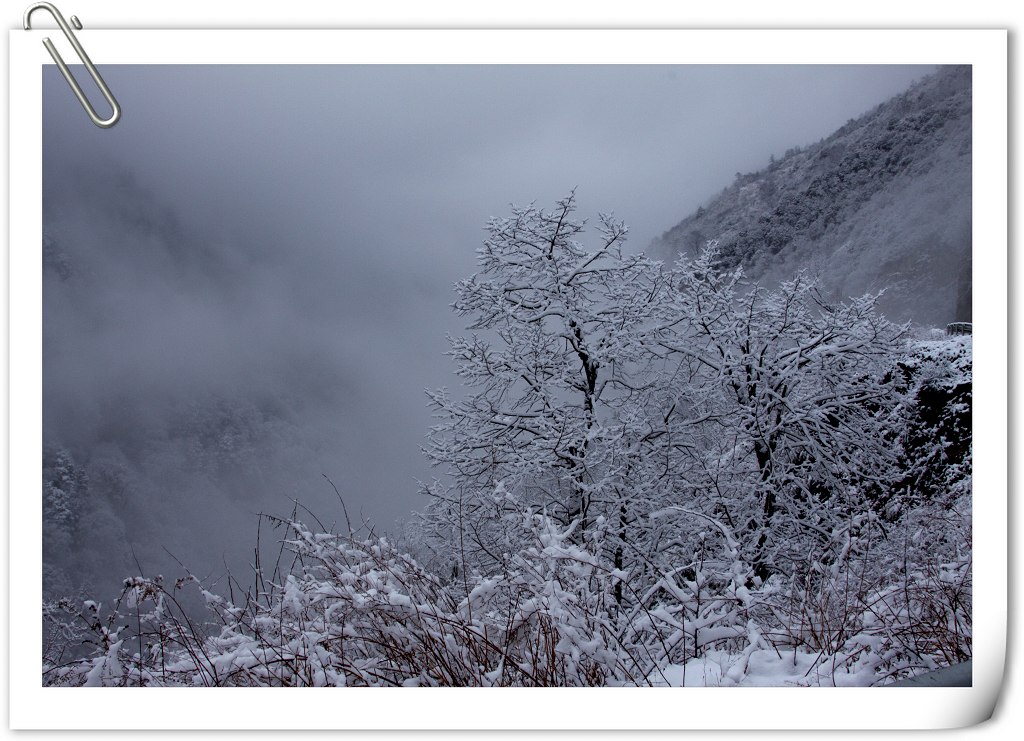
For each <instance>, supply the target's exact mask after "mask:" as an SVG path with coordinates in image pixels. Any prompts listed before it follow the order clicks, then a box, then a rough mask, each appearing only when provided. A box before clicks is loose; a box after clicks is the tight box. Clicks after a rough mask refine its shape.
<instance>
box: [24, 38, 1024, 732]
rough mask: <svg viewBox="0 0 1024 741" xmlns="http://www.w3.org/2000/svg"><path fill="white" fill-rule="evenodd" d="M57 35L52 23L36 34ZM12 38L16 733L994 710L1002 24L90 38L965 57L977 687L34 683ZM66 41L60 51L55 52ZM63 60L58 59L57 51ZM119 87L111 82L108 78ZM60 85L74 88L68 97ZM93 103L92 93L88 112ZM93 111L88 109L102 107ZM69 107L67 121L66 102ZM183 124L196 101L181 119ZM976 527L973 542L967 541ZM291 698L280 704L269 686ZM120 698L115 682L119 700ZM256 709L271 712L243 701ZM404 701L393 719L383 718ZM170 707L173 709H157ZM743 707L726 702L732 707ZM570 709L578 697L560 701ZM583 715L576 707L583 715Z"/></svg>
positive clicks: (324, 58) (289, 57) (929, 716)
mask: <svg viewBox="0 0 1024 741" xmlns="http://www.w3.org/2000/svg"><path fill="white" fill-rule="evenodd" d="M51 35H52V36H54V38H55V40H56V41H58V42H60V41H62V39H60V38H59V34H53V33H51ZM39 38H40V34H38V33H26V32H24V31H21V30H17V31H11V32H10V36H9V50H10V79H9V95H10V128H9V137H10V181H9V182H10V184H9V188H10V190H9V198H10V236H9V239H10V253H9V254H10V274H9V281H10V294H9V300H10V335H9V342H10V347H9V352H10V356H9V357H10V376H9V381H10V431H11V435H10V441H9V445H10V450H9V453H10V472H9V477H10V478H9V481H10V489H9V491H10V498H9V508H10V509H9V520H8V523H9V528H10V532H9V538H10V540H9V552H10V554H12V556H13V554H17V560H16V561H15V560H14V559H13V558H12V559H11V562H10V578H9V589H10V592H9V602H8V605H9V608H10V623H9V661H10V664H9V667H8V669H9V680H10V697H9V702H10V705H9V708H10V714H9V722H10V726H11V728H15V729H71V728H79V729H85V728H88V729H129V728H138V729H163V728H166V729H170V728H177V729H220V728H224V729H227V728H258V729H275V728H279V729H407V728H408V729H413V728H415V729H453V730H454V729H595V730H596V729H600V730H613V729H680V728H690V729H743V728H794V729H795V728H803V729H818V728H859V729H876V728H877V729H883V728H884V729H900V728H908V729H909V728H955V727H963V726H966V725H970V724H973V723H976V722H979V721H981V720H983V719H985V718H987V717H989V715H990V714H991V712H992V708H993V706H994V705H995V703H996V699H997V697H998V694H999V691H1000V686H1001V683H1002V681H1003V670H1004V656H1005V650H1006V631H1007V595H1006V589H1007V520H1006V517H1007V459H1006V450H1007V376H1006V369H1007V347H1006V342H1007V295H1006V290H1007V289H1006V286H1007V284H1006V277H1005V271H1006V267H1007V210H1006V209H1007V206H1006V204H1007V159H1006V157H1007V128H1006V127H1007V34H1006V32H1005V31H1001V30H965V31H958V30H829V31H819V30H795V31H780V30H771V31H759V30H702V31H685V30H628V31H618V30H577V31H571V30H455V31H451V30H449V31H445V30H347V31H314V30H305V31H300V30H289V31H272V30H237V31H227V30H217V31H203V30H189V31H181V30H173V31H172V30H145V31H134V30H118V31H103V30H90V31H88V33H87V34H83V36H82V37H81V40H82V42H83V45H84V46H86V48H87V50H88V52H89V54H90V56H91V57H92V60H93V61H94V62H95V63H96V64H97V65H99V66H100V67H101V71H102V66H103V65H104V64H154V65H156V64H352V63H360V64H394V63H400V64H418V63H430V64H507V63H519V64H522V63H527V64H592V63H593V64H596V63H600V64H969V65H972V66H973V110H974V119H973V163H974V164H973V168H974V169H973V201H974V203H973V244H974V255H973V260H974V264H973V270H974V283H975V285H976V286H977V287H978V288H977V289H976V290H975V291H974V310H973V313H974V352H975V356H974V357H975V369H974V373H975V380H974V409H973V413H974V445H973V450H974V456H975V465H974V491H975V496H974V523H975V524H974V529H975V535H976V537H975V539H974V597H975V601H974V684H973V686H972V687H966V688H892V689H888V688H729V689H723V688H685V689H683V688H595V689H574V688H559V689H550V690H549V689H539V690H538V689H481V688H472V689H393V690H382V689H356V688H350V689H303V690H296V691H291V692H289V691H288V690H285V689H270V688H267V689H202V688H195V689H189V690H181V689H158V688H152V689H148V690H144V691H138V690H129V689H101V690H91V689H80V688H44V687H42V686H41V680H40V676H41V672H40V663H41V655H42V651H41V645H42V644H41V641H42V637H41V634H40V629H39V626H40V621H39V614H38V612H36V611H35V609H36V608H34V607H33V606H37V605H39V604H40V603H41V597H42V594H41V589H42V577H41V574H42V564H41V539H42V522H41V512H42V507H41V506H40V501H39V497H40V485H39V466H40V461H41V460H42V419H41V416H42V414H41V410H42V406H41V402H42V367H41V363H42V313H41V307H42V289H41V285H42V281H41V260H40V259H39V251H38V250H39V245H40V244H41V243H42V203H41V200H42V198H41V196H42V172H41V161H42V160H41V147H42V141H41V132H42V121H41V116H42V75H41V67H42V65H45V64H52V61H51V60H50V58H49V56H48V55H47V54H46V52H45V49H43V47H42V45H41V44H40V43H39ZM65 46H67V45H65ZM58 48H61V50H62V53H64V54H65V58H66V59H69V60H70V59H72V58H73V52H72V51H71V50H70V49H69V48H67V49H65V48H63V47H61V45H60V43H58ZM113 92H114V95H115V96H116V94H117V91H116V90H114V91H113ZM68 94H69V95H70V94H71V92H70V91H68ZM101 106H102V104H101ZM100 110H102V108H100ZM82 115H83V118H84V113H83V114H82ZM196 115H197V116H201V115H202V111H201V110H198V111H196ZM978 536H980V537H978ZM285 692H288V695H287V697H285V696H284V695H283V693H285ZM128 693H131V694H130V695H129V694H128ZM268 703H273V704H274V705H275V707H276V708H277V709H278V712H275V713H273V714H270V713H267V712H259V708H261V707H263V708H266V706H267V704H268ZM396 706H401V708H402V712H401V714H398V713H396V712H395V707H396ZM175 707H179V708H183V709H186V710H187V712H175V711H174V708H175ZM737 707H743V708H744V712H743V713H742V714H740V713H737V712H736V708H737ZM568 708H575V710H574V711H572V712H567V709H568ZM583 709H585V710H583Z"/></svg>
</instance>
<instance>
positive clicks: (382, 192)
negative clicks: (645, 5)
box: [43, 65, 932, 587]
mask: <svg viewBox="0 0 1024 741" xmlns="http://www.w3.org/2000/svg"><path fill="white" fill-rule="evenodd" d="M931 70H932V68H931V67H888V66H879V65H872V66H861V67H836V66H829V67H823V66H796V67H776V66H761V67H742V66H727V67H711V66H702V67H643V66H629V67H625V66H623V67H601V66H591V67H560V68H552V67H540V66H529V67H526V66H523V67H520V66H509V67H406V66H380V67H360V66H355V67H336V66H326V67H307V66H280V67H264V66H221V67H193V66H148V67H143V66H106V67H104V68H103V70H102V72H103V75H104V77H105V79H106V81H107V83H108V84H109V86H110V88H111V89H112V90H113V92H114V94H115V96H116V97H117V98H118V101H119V102H120V104H121V106H122V109H123V111H124V113H123V117H122V119H121V121H120V122H119V123H118V124H117V125H116V126H115V127H113V128H112V129H109V130H102V129H98V128H96V127H94V126H93V125H92V124H91V123H90V122H89V121H88V119H87V118H86V116H85V114H84V113H83V112H82V110H81V109H80V107H79V104H78V102H77V101H76V100H75V98H74V97H73V96H72V94H71V92H70V91H69V90H68V88H67V85H66V84H65V82H64V81H63V80H62V79H61V77H60V75H59V72H58V71H57V70H56V68H54V67H45V68H44V85H43V105H44V116H43V176H44V186H43V190H44V192H43V207H44V225H43V228H44V246H43V260H44V287H43V383H44V386H43V395H44V398H43V423H44V445H45V447H46V448H47V450H48V451H50V453H48V455H50V456H51V457H52V454H53V453H52V451H54V450H57V449H65V450H67V451H68V453H69V454H70V456H71V458H72V459H73V460H74V462H75V465H76V466H78V467H80V468H81V469H82V470H84V471H85V472H86V474H87V476H88V486H87V495H85V494H83V498H84V499H88V501H86V502H83V503H81V505H80V507H81V514H80V520H79V524H78V530H77V531H76V534H75V536H74V537H73V538H70V539H69V540H68V541H67V542H63V541H61V543H60V544H59V546H60V547H59V548H57V547H56V545H54V546H53V547H51V548H49V549H48V550H46V555H45V557H46V558H47V559H48V560H49V562H50V565H51V566H54V567H59V568H60V569H62V570H63V571H64V572H66V573H65V574H64V576H62V579H64V581H63V582H60V580H57V581H55V582H54V584H58V583H60V584H61V585H62V586H64V587H68V586H70V587H77V586H78V583H80V582H82V581H90V582H92V583H93V584H96V585H99V586H101V587H102V585H103V584H105V582H106V581H108V580H113V579H118V578H120V577H121V576H124V575H126V573H131V572H133V571H136V570H137V569H138V568H139V567H141V568H142V569H143V570H145V571H146V572H154V571H157V570H160V571H165V572H166V571H173V560H171V556H169V555H168V553H172V554H174V556H175V557H177V558H179V559H180V560H181V561H182V562H184V563H186V565H187V566H189V567H190V568H191V569H192V570H193V571H195V572H196V573H197V574H200V575H205V574H208V573H215V572H217V570H218V569H221V570H222V569H223V568H224V566H225V565H226V566H230V567H231V568H232V569H233V570H235V571H244V569H245V567H246V564H247V563H248V561H249V560H250V554H251V553H252V549H253V545H254V539H255V534H256V526H257V518H256V513H258V512H270V513H274V514H287V513H288V512H290V510H291V509H292V507H293V506H294V505H293V500H298V501H300V502H301V503H302V504H303V505H304V506H306V507H308V508H309V510H311V511H312V512H314V513H315V514H316V515H317V516H319V517H320V519H321V521H322V522H323V524H324V525H326V526H329V525H330V524H331V523H332V522H334V521H340V518H341V517H342V515H341V511H340V506H339V504H338V501H337V496H336V494H335V492H334V490H333V488H332V487H331V486H330V484H329V483H328V482H327V481H326V480H325V479H324V475H326V476H328V477H330V479H331V480H332V481H333V482H334V483H335V484H337V486H338V489H339V490H340V492H341V493H342V495H343V497H344V500H345V503H346V505H347V509H348V512H349V514H350V515H351V517H352V519H353V520H366V521H368V522H372V523H374V524H375V526H376V528H377V531H378V532H384V531H387V532H391V533H394V534H398V533H399V532H400V529H401V521H402V520H405V519H407V518H409V516H410V514H411V513H412V512H413V511H414V510H416V509H419V508H420V507H422V505H423V504H424V502H423V501H422V499H421V498H420V496H419V494H418V491H417V489H418V487H417V483H416V481H417V479H427V478H429V477H430V476H432V475H436V474H437V472H433V471H431V470H430V469H429V467H428V465H427V464H426V462H425V460H424V459H423V457H422V456H421V454H420V446H421V445H422V444H423V441H424V435H425V434H426V432H427V430H428V427H429V425H430V424H431V419H430V414H429V411H428V409H427V407H426V403H425V402H426V399H425V396H424V393H423V391H424V389H426V388H434V387H439V386H444V385H449V386H452V385H455V383H457V381H456V380H455V378H454V376H453V375H452V374H451V372H450V371H451V367H450V365H449V363H448V359H447V358H446V357H445V356H444V352H445V349H446V342H445V334H446V333H447V332H452V333H455V332H459V331H461V329H462V326H461V322H460V321H459V320H458V319H457V318H456V317H454V315H452V313H451V311H450V309H449V303H450V302H451V300H452V298H453V294H452V284H453V283H454V282H455V281H456V280H458V279H460V278H462V277H465V276H467V275H469V274H470V273H472V272H473V269H474V259H475V254H474V251H475V249H476V247H477V245H478V244H479V243H480V242H481V240H482V238H483V230H482V227H483V226H484V224H485V222H486V220H487V218H488V217H489V216H492V215H502V214H504V213H506V212H507V210H508V204H509V203H512V202H514V203H526V202H529V201H534V200H536V201H537V202H538V204H539V205H543V206H546V205H550V204H552V203H553V202H554V200H555V199H557V198H559V197H561V196H563V195H565V194H567V193H568V192H569V190H570V189H572V188H576V192H577V197H578V200H579V202H580V204H581V208H582V211H583V213H582V214H581V215H583V216H589V215H596V213H597V212H598V211H602V212H607V211H614V212H615V214H616V215H617V216H618V217H620V218H622V219H624V220H625V221H626V222H627V224H629V225H630V244H631V245H632V246H633V248H635V249H644V248H645V247H646V245H647V244H648V243H649V242H650V241H651V240H652V239H653V238H655V237H656V236H658V235H659V234H660V233H661V232H662V231H664V230H665V229H667V228H669V227H670V226H672V225H673V224H675V223H676V222H678V221H679V220H680V219H681V218H682V217H684V216H686V215H687V214H688V213H689V212H691V211H692V210H694V209H695V208H696V207H697V206H698V205H700V204H701V202H702V201H703V200H705V199H707V198H708V197H709V196H710V195H711V194H713V193H714V192H716V191H718V190H720V189H721V188H722V187H724V186H725V185H727V184H728V183H729V182H731V180H732V178H733V175H734V173H735V172H737V171H744V172H745V171H749V170H754V169H757V168H760V167H763V166H764V165H765V164H767V162H768V159H769V156H770V155H772V154H776V155H778V154H781V153H782V152H784V151H785V150H786V149H788V148H790V147H792V146H794V145H804V144H807V143H809V142H813V141H817V140H818V139H820V138H821V137H824V136H827V135H828V134H829V133H831V132H832V131H833V130H834V129H835V128H837V127H838V126H840V125H842V124H843V123H845V122H846V121H847V120H848V119H850V118H852V117H855V116H857V115H859V114H861V113H863V112H864V111H866V110H868V109H869V108H871V107H872V106H874V105H875V104H877V103H879V102H881V101H882V100H884V99H886V98H888V97H890V96H891V95H894V94H896V93H898V92H900V91H902V90H903V89H905V88H906V87H907V86H908V85H909V84H910V82H911V81H912V80H914V79H917V78H919V77H922V76H923V75H925V74H927V73H928V72H930V71H931ZM101 115H102V109H101ZM307 519H309V518H308V517H307ZM353 524H355V523H353ZM51 545H53V544H51ZM133 554H134V556H133ZM136 560H138V562H139V563H138V565H136V563H135V561H136Z"/></svg>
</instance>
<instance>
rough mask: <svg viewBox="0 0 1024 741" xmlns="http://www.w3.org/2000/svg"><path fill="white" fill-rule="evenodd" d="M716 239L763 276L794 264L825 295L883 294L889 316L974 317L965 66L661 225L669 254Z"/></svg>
mask: <svg viewBox="0 0 1024 741" xmlns="http://www.w3.org/2000/svg"><path fill="white" fill-rule="evenodd" d="M712 239H713V240H717V241H718V245H719V249H720V251H721V260H722V264H723V266H725V267H733V266H742V267H743V268H744V270H745V272H746V274H747V275H748V276H749V277H751V278H753V279H759V280H764V281H766V282H768V283H771V282H778V281H779V280H782V279H785V278H787V277H788V276H790V275H792V274H793V273H795V272H796V270H798V269H803V268H806V269H808V270H809V271H811V272H812V273H813V274H815V275H817V276H818V277H819V280H820V284H821V287H822V289H823V291H824V293H825V294H826V296H827V297H828V298H829V299H830V300H845V299H847V298H849V297H851V296H857V295H860V294H862V293H865V292H868V291H872V292H874V291H879V290H882V289H885V291H886V293H885V295H883V296H882V297H881V299H880V300H879V307H880V308H881V310H882V311H883V312H884V313H885V314H886V315H887V316H888V317H889V318H891V319H894V320H897V321H903V320H912V321H914V322H915V323H918V324H921V325H925V326H928V325H932V326H944V325H945V324H946V323H948V322H952V321H970V320H971V262H970V260H971V69H970V67H946V68H942V69H941V70H940V71H939V72H937V73H936V74H934V75H932V76H930V77H927V78H925V79H923V80H921V81H920V82H919V83H918V84H916V85H914V86H913V87H911V88H910V89H909V90H908V91H907V92H906V93H903V94H902V95H899V96H897V97H895V98H893V99H891V100H889V101H888V102H886V103H883V104H881V105H879V106H878V107H877V108H875V109H874V110H872V111H870V112H868V113H866V114H865V115H863V116H861V117H860V118H858V119H855V120H851V121H849V122H848V123H847V124H846V125H845V126H843V127H842V128H840V129H839V130H838V131H836V132H835V133H833V134H832V135H831V136H829V137H828V138H826V139H823V140H822V141H819V142H818V143H816V144H812V145H810V146H806V147H794V148H793V149H790V150H789V151H787V152H786V153H785V154H783V155H782V156H780V157H778V158H776V157H772V159H771V162H770V163H769V164H768V166H767V167H765V168H764V169H762V170H760V171H758V172H753V173H736V180H735V182H734V183H733V184H732V185H731V186H729V187H727V188H726V189H725V190H723V191H722V192H721V193H720V194H719V195H717V196H715V197H713V198H711V199H710V200H709V201H708V202H707V203H705V204H704V205H703V206H702V207H701V208H699V209H698V210H697V211H696V213H694V214H691V215H690V216H688V217H687V218H686V219H684V220H683V221H682V222H680V223H679V224H677V225H676V226H674V227H672V228H671V229H669V230H668V231H667V232H665V234H664V235H662V237H661V239H660V240H658V241H656V243H655V245H653V247H652V251H653V252H654V253H655V254H658V255H661V256H663V257H665V258H666V259H675V256H676V255H677V254H679V253H683V254H686V255H690V256H693V255H695V254H696V253H697V250H699V249H700V248H701V247H702V246H703V245H704V243H705V242H707V241H708V240H712Z"/></svg>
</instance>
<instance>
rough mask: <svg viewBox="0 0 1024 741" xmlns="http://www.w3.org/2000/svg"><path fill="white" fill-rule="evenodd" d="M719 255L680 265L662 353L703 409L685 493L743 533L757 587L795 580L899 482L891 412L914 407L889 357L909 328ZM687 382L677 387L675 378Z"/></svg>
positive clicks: (710, 251)
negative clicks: (746, 277)
mask: <svg viewBox="0 0 1024 741" xmlns="http://www.w3.org/2000/svg"><path fill="white" fill-rule="evenodd" d="M717 265H718V253H717V249H716V247H715V245H713V244H712V245H709V246H708V247H707V248H706V249H705V250H703V251H702V253H701V254H700V255H699V256H698V257H697V258H696V259H695V260H693V261H685V260H684V261H682V262H681V263H680V264H679V265H678V267H677V270H678V272H677V275H678V285H679V288H680V290H679V291H678V292H676V293H674V294H672V296H671V300H672V302H673V306H672V309H671V313H672V314H674V315H675V316H676V317H677V321H676V323H675V324H674V325H673V332H674V335H675V336H674V337H672V338H669V339H668V340H665V341H663V345H664V348H665V350H666V352H667V353H669V354H675V355H679V356H681V357H683V358H687V359H689V363H690V367H691V368H692V369H693V372H692V373H691V374H690V375H689V376H688V377H685V378H679V380H669V379H666V382H668V383H682V384H684V386H685V395H686V397H687V398H688V399H690V400H692V401H693V403H694V404H695V405H696V407H695V409H696V417H697V418H698V419H699V420H700V426H701V434H700V445H699V447H698V448H696V449H693V450H688V451H687V452H688V453H690V452H692V453H693V454H694V455H695V456H696V457H697V458H699V460H700V465H699V466H696V467H694V466H691V467H689V469H688V470H696V471H700V472H701V473H700V475H699V476H698V477H697V478H696V479H693V480H690V481H688V482H686V483H687V485H688V486H690V487H692V490H693V495H694V497H695V499H696V500H697V501H698V503H699V505H700V506H703V507H704V508H705V510H704V511H705V512H707V513H708V514H713V515H714V516H716V517H721V518H722V519H723V521H724V522H725V523H726V524H727V525H728V526H729V527H730V528H734V529H735V530H736V531H737V532H738V533H745V534H746V537H745V538H744V540H745V543H746V548H745V553H746V556H747V557H748V558H749V559H750V561H751V564H752V566H753V569H754V573H755V575H756V576H757V577H760V578H761V579H764V578H767V577H768V576H769V575H771V574H772V573H784V574H791V573H793V571H794V569H796V568H798V564H800V563H806V562H807V560H808V558H810V557H811V556H812V554H813V553H815V552H816V551H817V552H820V550H819V549H820V548H821V547H823V546H824V545H825V544H827V543H829V542H830V541H832V539H833V538H834V536H835V535H836V533H837V532H839V531H842V530H843V529H844V528H847V527H849V526H850V522H851V518H853V517H855V516H856V515H857V514H858V513H863V512H864V511H866V509H867V508H868V506H869V502H868V499H867V497H866V492H867V490H868V489H869V488H870V487H871V486H872V485H880V486H887V485H889V484H890V483H891V482H892V480H893V476H894V475H895V473H894V472H895V465H896V461H897V453H898V446H897V445H895V444H894V440H893V434H894V433H893V431H894V430H895V429H896V427H897V426H898V425H897V422H896V415H897V414H898V413H899V411H900V409H901V405H902V404H903V403H904V402H905V399H904V397H903V396H902V395H901V394H900V393H899V389H898V387H897V384H896V383H895V382H894V380H893V377H892V374H891V370H892V368H893V365H894V359H895V358H896V357H897V356H898V354H899V353H900V352H901V350H902V348H903V346H904V344H905V335H906V331H907V327H906V326H902V325H895V324H893V323H891V322H889V321H887V320H886V319H885V318H884V317H883V316H881V315H880V314H878V313H877V312H876V311H875V304H874V297H872V296H864V297H861V298H857V299H853V300H851V301H849V302H847V303H841V304H834V305H831V304H827V303H825V302H823V301H822V300H821V298H820V297H819V295H818V293H817V292H816V291H815V286H814V283H813V281H810V280H808V279H807V278H806V277H805V276H802V275H801V276H798V277H796V278H795V279H793V280H791V281H788V282H785V283H783V284H781V285H780V286H779V288H778V289H777V290H767V289H765V288H762V287H759V286H756V285H748V284H745V283H744V282H743V279H742V274H741V272H740V271H739V270H733V271H726V272H723V271H721V270H720V269H718V268H717V267H716V266H717ZM677 378H678V377H677Z"/></svg>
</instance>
